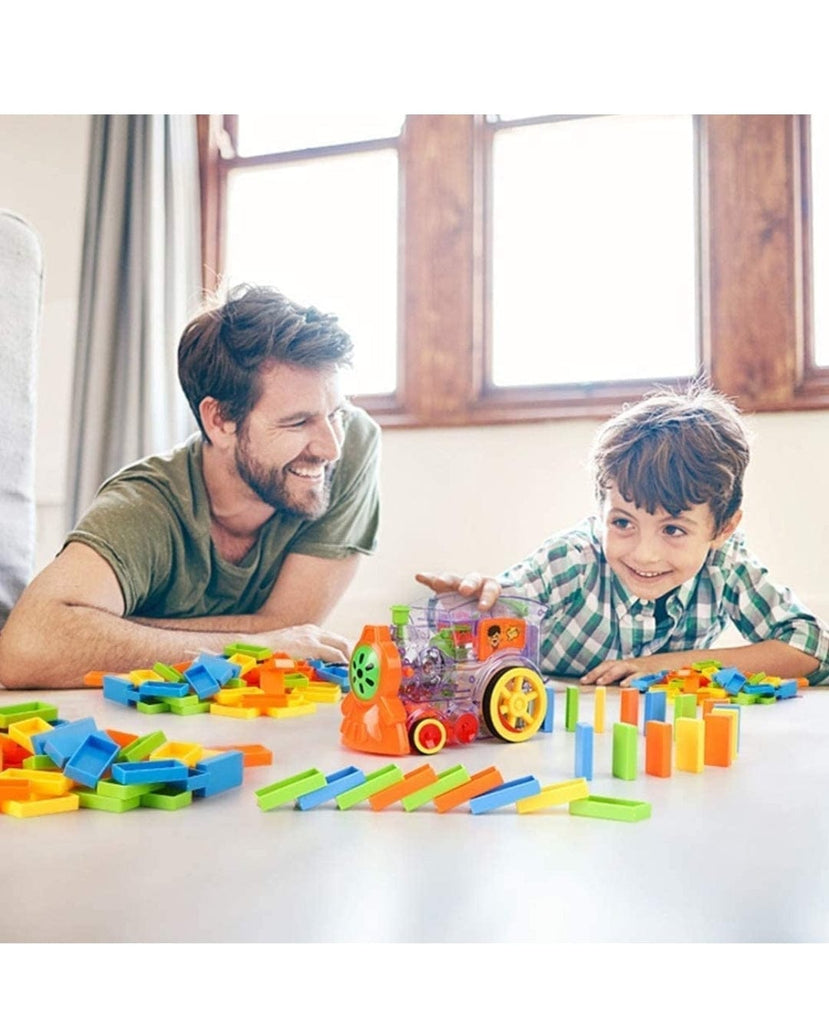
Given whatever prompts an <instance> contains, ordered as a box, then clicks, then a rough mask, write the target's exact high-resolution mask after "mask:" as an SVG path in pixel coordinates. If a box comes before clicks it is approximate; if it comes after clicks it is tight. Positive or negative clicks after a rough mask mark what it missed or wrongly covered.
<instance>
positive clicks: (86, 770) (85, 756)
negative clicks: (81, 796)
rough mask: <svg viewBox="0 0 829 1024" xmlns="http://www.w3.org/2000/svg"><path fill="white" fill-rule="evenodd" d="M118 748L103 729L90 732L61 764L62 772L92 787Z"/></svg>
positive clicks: (113, 758)
mask: <svg viewBox="0 0 829 1024" xmlns="http://www.w3.org/2000/svg"><path fill="white" fill-rule="evenodd" d="M120 749H121V748H120V747H119V746H118V744H117V743H116V742H115V740H113V739H110V737H109V736H107V734H106V733H105V732H103V730H101V731H98V732H91V733H90V734H89V735H88V736H87V737H86V739H85V740H84V741H83V743H81V745H80V746H79V747H78V749H77V750H76V751H75V753H74V754H73V755H72V756H71V757H70V758H69V760H68V761H67V762H66V764H65V765H64V766H63V774H64V775H66V776H67V778H70V779H73V780H74V781H75V782H80V784H81V785H82V786H89V788H90V789H94V788H95V787H96V786H97V785H98V782H99V781H100V780H101V778H102V776H103V774H104V772H105V771H106V770H107V768H109V766H110V765H111V764H112V762H113V761H114V760H115V755H116V754H117V753H118V751H119V750H120Z"/></svg>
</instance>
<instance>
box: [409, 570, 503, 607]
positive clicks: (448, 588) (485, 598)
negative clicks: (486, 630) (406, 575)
mask: <svg viewBox="0 0 829 1024" xmlns="http://www.w3.org/2000/svg"><path fill="white" fill-rule="evenodd" d="M415 579H416V580H417V582H418V583H424V584H425V585H426V586H427V587H431V589H432V590H434V592H435V593H436V594H447V593H451V592H452V591H455V592H457V593H458V594H461V595H462V596H463V597H476V596H477V598H478V607H479V608H480V609H481V611H482V612H485V611H488V610H489V609H490V608H491V607H492V606H493V605H494V604H495V602H496V601H497V600H498V597H499V595H500V593H501V584H500V583H499V582H498V581H497V580H496V579H493V578H492V577H491V576H482V575H481V574H480V573H479V572H470V573H467V574H466V576H456V575H455V574H454V573H449V572H444V573H440V574H436V573H424V572H419V573H417V574H416V575H415Z"/></svg>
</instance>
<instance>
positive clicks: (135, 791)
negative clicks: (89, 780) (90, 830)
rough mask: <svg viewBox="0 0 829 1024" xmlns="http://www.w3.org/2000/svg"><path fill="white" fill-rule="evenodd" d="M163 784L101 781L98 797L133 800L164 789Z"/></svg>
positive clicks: (97, 789)
mask: <svg viewBox="0 0 829 1024" xmlns="http://www.w3.org/2000/svg"><path fill="white" fill-rule="evenodd" d="M163 786H164V783H163V782H128V783H126V784H125V783H123V782H115V781H113V780H112V779H101V781H100V782H99V783H98V785H97V786H96V787H95V792H96V793H97V794H98V796H108V797H112V799H113V800H132V798H133V797H135V796H144V795H145V794H146V793H152V792H154V791H155V790H157V789H162V788H163Z"/></svg>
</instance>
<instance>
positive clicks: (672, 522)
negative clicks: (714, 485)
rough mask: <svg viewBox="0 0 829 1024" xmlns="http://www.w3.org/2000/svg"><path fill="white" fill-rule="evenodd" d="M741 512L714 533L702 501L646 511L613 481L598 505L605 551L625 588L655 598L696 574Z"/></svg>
mask: <svg viewBox="0 0 829 1024" xmlns="http://www.w3.org/2000/svg"><path fill="white" fill-rule="evenodd" d="M741 516H742V513H741V512H736V513H735V515H734V516H733V517H732V518H731V520H730V521H729V522H728V523H727V524H726V526H725V527H724V528H723V530H721V531H720V533H719V534H717V535H716V536H715V535H714V517H713V516H712V514H711V510H710V508H709V507H708V504H707V503H705V504H704V505H692V506H691V508H690V509H688V510H687V511H685V512H681V513H680V514H679V515H678V516H672V515H671V514H670V513H668V512H666V511H665V510H664V509H656V511H655V512H654V513H653V514H651V513H650V512H646V511H645V509H642V508H638V507H637V506H636V505H633V504H631V503H630V502H627V501H625V499H624V498H623V497H622V495H621V494H620V493H619V492H618V490H617V489H616V487H615V486H613V487H611V488H610V490H609V491H608V493H607V495H606V497H605V500H604V503H603V505H602V544H603V546H604V552H605V557H606V558H607V561H608V563H609V564H610V567H611V569H612V570H613V571H614V572H615V573H616V575H617V576H618V577H619V578H620V579H621V581H622V582H623V583H624V585H625V587H626V588H627V589H628V590H629V591H630V593H632V594H634V595H635V596H636V597H638V598H640V599H641V600H645V601H655V600H656V599H657V598H658V597H662V596H663V594H667V593H668V592H669V591H671V590H674V589H675V588H676V587H678V586H680V585H681V584H683V583H685V582H686V580H690V579H691V578H692V577H694V576H696V574H697V573H698V572H699V570H700V569H701V568H702V565H703V563H704V562H705V559H706V557H707V556H708V552H709V551H710V550H711V549H712V548H718V547H720V546H721V545H722V544H723V543H724V542H725V541H726V540H727V539H728V538H729V537H730V536H731V534H732V533H733V532H734V530H735V529H736V528H737V524H738V523H739V521H740V518H741Z"/></svg>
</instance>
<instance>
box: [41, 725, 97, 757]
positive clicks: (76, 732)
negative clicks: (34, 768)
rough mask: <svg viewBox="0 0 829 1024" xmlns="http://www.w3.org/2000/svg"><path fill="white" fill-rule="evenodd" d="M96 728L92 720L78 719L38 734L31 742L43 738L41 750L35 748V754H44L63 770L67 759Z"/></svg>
mask: <svg viewBox="0 0 829 1024" xmlns="http://www.w3.org/2000/svg"><path fill="white" fill-rule="evenodd" d="M96 729H97V726H96V725H95V719H94V718H79V719H77V721H75V722H68V723H67V724H66V725H61V726H58V727H57V728H54V729H50V730H49V731H48V732H42V733H38V735H37V736H35V737H34V738H33V740H32V746H35V744H34V740H35V739H39V738H40V737H43V738H42V740H41V742H40V744H39V745H40V747H41V749H40V750H38V749H37V747H35V753H40V754H46V756H47V757H51V759H52V760H53V761H54V762H55V764H56V765H57V766H58V768H63V766H64V765H65V764H66V762H67V761H68V760H69V758H70V757H71V756H72V755H73V754H74V753H75V751H76V750H77V749H78V747H79V746H80V745H81V744H82V743H83V741H84V740H85V739H86V737H87V736H90V735H91V734H92V733H93V732H95V730H96Z"/></svg>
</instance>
